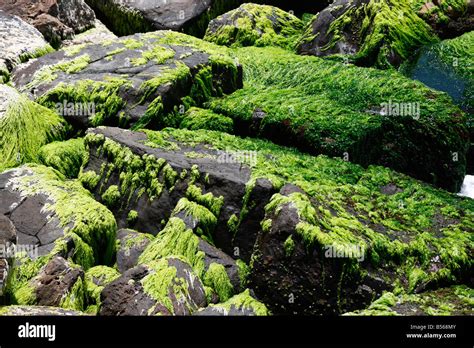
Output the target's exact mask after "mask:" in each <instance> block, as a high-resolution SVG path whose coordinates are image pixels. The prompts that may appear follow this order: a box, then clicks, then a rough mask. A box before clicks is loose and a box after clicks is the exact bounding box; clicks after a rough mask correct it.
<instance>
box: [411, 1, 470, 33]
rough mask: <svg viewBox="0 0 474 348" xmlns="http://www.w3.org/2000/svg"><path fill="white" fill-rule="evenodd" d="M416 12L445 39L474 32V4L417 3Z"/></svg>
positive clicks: (460, 2) (458, 2)
mask: <svg viewBox="0 0 474 348" xmlns="http://www.w3.org/2000/svg"><path fill="white" fill-rule="evenodd" d="M414 5H417V6H416V7H414V10H415V11H418V12H417V13H418V15H419V16H420V17H421V18H423V19H424V20H425V21H426V22H427V23H428V24H429V25H430V26H431V27H432V28H433V30H434V31H435V32H436V34H437V35H438V36H439V37H441V38H443V39H449V38H454V37H457V36H460V35H462V34H464V33H467V32H469V31H472V30H474V3H473V2H472V1H470V0H466V1H449V3H448V2H447V1H446V3H445V4H444V3H443V1H432V0H425V1H423V2H415V4H414Z"/></svg>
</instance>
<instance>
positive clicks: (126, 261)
mask: <svg viewBox="0 0 474 348" xmlns="http://www.w3.org/2000/svg"><path fill="white" fill-rule="evenodd" d="M117 240H118V241H119V242H120V247H119V249H118V250H117V268H118V270H119V271H120V273H124V272H125V271H127V270H129V269H130V268H133V267H135V266H137V261H138V258H139V257H140V255H141V254H142V253H143V251H144V250H145V248H146V247H147V245H148V244H150V242H151V241H152V240H153V236H152V235H149V234H145V233H140V232H136V231H132V230H127V229H121V230H119V231H118V232H117Z"/></svg>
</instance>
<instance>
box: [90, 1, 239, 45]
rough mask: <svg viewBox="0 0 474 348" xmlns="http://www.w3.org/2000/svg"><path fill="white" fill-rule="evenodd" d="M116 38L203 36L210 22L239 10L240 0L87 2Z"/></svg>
mask: <svg viewBox="0 0 474 348" xmlns="http://www.w3.org/2000/svg"><path fill="white" fill-rule="evenodd" d="M86 2H87V3H88V4H89V5H90V6H91V7H92V8H93V9H94V10H95V11H96V12H97V13H98V14H100V17H102V18H104V22H105V24H106V25H107V26H108V27H109V28H111V29H112V31H113V32H115V33H116V34H117V35H130V34H134V33H137V32H146V31H152V30H162V29H171V30H178V31H185V32H187V33H190V34H192V35H195V36H201V37H202V35H204V32H205V30H206V27H207V24H208V23H209V21H210V20H211V19H213V18H215V17H217V16H218V15H220V14H222V13H224V12H226V11H229V10H231V9H232V8H235V7H237V6H238V5H239V4H240V3H241V1H239V0H183V1H172V2H163V1H161V0H139V1H131V2H121V1H119V0H86Z"/></svg>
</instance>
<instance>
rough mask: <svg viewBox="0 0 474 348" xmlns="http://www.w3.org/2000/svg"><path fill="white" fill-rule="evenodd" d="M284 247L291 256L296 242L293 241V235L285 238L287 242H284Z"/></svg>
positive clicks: (288, 255) (286, 253) (287, 254)
mask: <svg viewBox="0 0 474 348" xmlns="http://www.w3.org/2000/svg"><path fill="white" fill-rule="evenodd" d="M283 247H284V248H285V255H286V256H287V257H290V256H291V255H292V254H293V251H294V250H295V242H294V241H293V237H292V236H288V238H287V239H286V240H285V243H283Z"/></svg>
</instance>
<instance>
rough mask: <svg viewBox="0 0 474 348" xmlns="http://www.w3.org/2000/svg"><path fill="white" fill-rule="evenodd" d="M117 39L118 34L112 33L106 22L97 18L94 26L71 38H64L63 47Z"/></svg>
mask: <svg viewBox="0 0 474 348" xmlns="http://www.w3.org/2000/svg"><path fill="white" fill-rule="evenodd" d="M117 39H118V37H117V35H115V34H114V33H112V32H111V31H110V30H109V29H108V28H107V27H106V26H105V25H104V23H102V22H101V21H99V20H98V19H96V20H95V22H94V27H93V28H91V29H89V30H86V31H84V32H82V33H80V34H77V35H75V36H74V37H72V38H71V39H69V40H63V42H62V47H63V48H64V47H71V46H72V47H74V46H76V47H77V46H78V45H88V44H95V43H98V42H102V41H111V40H117Z"/></svg>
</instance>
